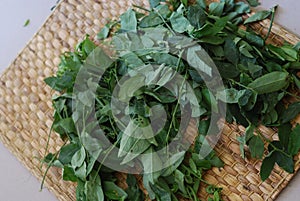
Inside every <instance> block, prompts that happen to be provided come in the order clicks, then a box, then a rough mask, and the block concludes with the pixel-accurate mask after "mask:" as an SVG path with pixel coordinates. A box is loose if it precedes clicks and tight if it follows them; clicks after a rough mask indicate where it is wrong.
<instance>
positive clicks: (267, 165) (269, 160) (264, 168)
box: [260, 151, 276, 181]
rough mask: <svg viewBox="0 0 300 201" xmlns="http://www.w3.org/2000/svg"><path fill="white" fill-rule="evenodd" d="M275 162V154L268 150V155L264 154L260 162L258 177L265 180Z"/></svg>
mask: <svg viewBox="0 0 300 201" xmlns="http://www.w3.org/2000/svg"><path fill="white" fill-rule="evenodd" d="M275 162H276V154H274V151H273V152H270V153H269V154H268V156H266V157H265V158H264V160H263V162H262V165H261V167H260V178H261V180H262V181H265V180H266V179H267V178H268V177H269V176H270V174H271V172H272V170H273V168H274V165H275Z"/></svg>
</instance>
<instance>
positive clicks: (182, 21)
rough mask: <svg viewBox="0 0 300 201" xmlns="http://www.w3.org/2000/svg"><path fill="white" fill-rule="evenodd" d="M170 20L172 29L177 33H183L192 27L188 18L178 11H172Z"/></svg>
mask: <svg viewBox="0 0 300 201" xmlns="http://www.w3.org/2000/svg"><path fill="white" fill-rule="evenodd" d="M170 22H171V25H172V28H173V30H174V31H176V32H178V33H183V32H185V31H187V30H188V29H190V28H191V27H192V26H191V25H190V22H189V21H188V19H187V18H186V17H184V16H183V14H181V13H178V12H174V13H173V14H172V15H171V17H170Z"/></svg>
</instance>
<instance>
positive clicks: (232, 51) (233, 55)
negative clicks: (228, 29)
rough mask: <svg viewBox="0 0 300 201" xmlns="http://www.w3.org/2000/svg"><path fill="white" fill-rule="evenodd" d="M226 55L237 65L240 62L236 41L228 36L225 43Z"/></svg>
mask: <svg viewBox="0 0 300 201" xmlns="http://www.w3.org/2000/svg"><path fill="white" fill-rule="evenodd" d="M224 53H225V57H226V59H227V60H228V61H230V62H231V63H233V64H234V65H237V64H238V62H239V51H238V49H237V47H236V44H235V43H234V41H233V40H232V39H230V38H226V40H225V45H224Z"/></svg>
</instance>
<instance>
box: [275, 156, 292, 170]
mask: <svg viewBox="0 0 300 201" xmlns="http://www.w3.org/2000/svg"><path fill="white" fill-rule="evenodd" d="M274 154H275V155H276V163H277V164H278V165H279V166H280V167H281V168H282V169H284V170H285V171H287V172H288V173H293V172H294V161H293V158H292V157H291V156H287V155H286V154H283V153H282V152H277V151H276V152H274Z"/></svg>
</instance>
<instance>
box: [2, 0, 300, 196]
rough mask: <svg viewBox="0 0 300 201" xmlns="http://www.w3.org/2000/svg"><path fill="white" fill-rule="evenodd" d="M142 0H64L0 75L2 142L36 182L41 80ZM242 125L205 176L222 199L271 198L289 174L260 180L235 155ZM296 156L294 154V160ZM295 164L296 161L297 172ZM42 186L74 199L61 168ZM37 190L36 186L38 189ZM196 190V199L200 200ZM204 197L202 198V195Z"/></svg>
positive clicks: (43, 109)
mask: <svg viewBox="0 0 300 201" xmlns="http://www.w3.org/2000/svg"><path fill="white" fill-rule="evenodd" d="M147 2H148V1H147V0H144V1H143V0H135V1H133V0H129V1H127V0H118V1H116V2H115V1H106V0H96V1H93V0H63V1H62V2H61V3H60V4H59V5H58V6H57V8H56V9H55V11H54V12H53V14H52V15H51V16H50V17H49V18H48V20H47V21H46V22H45V24H44V25H43V26H42V27H41V29H40V30H39V31H38V32H37V33H36V34H35V35H34V37H33V38H32V40H31V41H30V42H29V43H28V44H27V46H26V47H25V48H24V49H23V51H22V52H21V53H20V54H19V55H18V56H17V57H16V59H15V60H14V61H13V63H12V64H11V65H10V66H9V67H8V69H7V70H6V71H5V72H4V73H3V74H2V75H1V77H0V94H1V95H0V134H1V135H0V139H1V141H2V142H3V143H4V145H5V146H6V147H7V148H8V149H9V150H10V151H11V152H12V153H13V154H14V155H15V156H16V157H17V158H18V159H19V160H20V161H21V162H22V164H23V165H24V166H26V167H27V168H28V169H29V171H30V172H31V173H32V174H34V175H35V176H36V177H37V178H38V179H39V180H41V179H42V174H43V171H44V170H45V167H44V168H43V169H42V170H41V169H40V167H39V164H40V162H39V160H38V159H39V158H42V157H43V156H44V154H45V147H46V143H47V136H48V132H49V130H50V127H51V124H52V113H53V110H52V102H51V97H52V93H53V92H51V91H50V89H49V88H48V87H47V86H46V85H45V84H44V82H43V80H44V78H46V77H48V76H51V75H53V74H54V72H55V70H56V69H57V68H56V67H57V66H58V64H59V61H60V59H59V56H60V54H61V53H63V52H65V51H70V50H72V49H73V47H74V46H75V45H76V43H77V42H79V41H80V40H82V39H83V38H84V36H85V35H86V34H89V35H90V36H91V37H93V38H95V35H96V33H97V32H98V31H99V30H100V27H102V26H103V25H104V24H105V23H106V22H107V21H108V19H111V18H117V16H119V15H120V14H121V13H123V12H125V11H126V10H127V8H128V7H129V6H130V5H131V4H133V3H134V4H136V5H140V6H144V7H145V6H146V7H147V5H148V3H147ZM267 25H268V21H264V22H262V23H261V24H257V25H255V27H254V28H255V29H256V30H257V31H258V32H259V33H262V34H264V33H266V30H265V28H264V27H267ZM284 40H286V41H288V42H290V43H296V42H298V41H300V40H299V38H297V37H296V36H294V35H292V34H290V33H288V32H287V31H285V30H283V29H282V28H280V27H279V26H276V25H275V26H273V34H272V36H271V39H270V41H271V42H273V43H275V44H279V43H282V42H283V41H284ZM243 130H244V128H241V127H240V126H238V125H234V124H233V125H227V124H226V126H225V129H224V132H223V135H222V138H221V140H220V142H219V143H218V146H217V147H216V151H217V153H218V155H219V156H220V157H221V159H222V160H223V161H224V162H225V166H224V168H220V169H218V168H214V169H212V170H210V171H208V172H207V174H206V175H205V179H207V180H208V181H209V182H211V183H214V184H216V185H219V186H220V187H223V191H222V193H223V199H224V200H246V201H247V200H255V201H259V200H274V199H275V198H276V197H277V196H278V194H279V193H280V192H281V191H282V190H283V189H284V187H286V185H287V184H288V182H289V181H290V180H291V178H292V177H293V175H290V174H287V173H285V172H284V171H282V170H281V169H280V168H278V167H276V169H275V171H273V173H272V175H271V176H270V178H269V179H268V180H267V181H266V182H261V180H260V178H259V168H260V164H261V162H260V161H255V160H250V161H244V160H243V159H242V158H240V156H239V147H238V143H237V141H236V136H237V135H240V134H241V133H242V132H243ZM261 130H262V132H263V133H264V134H265V135H266V136H268V137H274V138H276V132H275V131H274V130H272V129H267V128H264V127H262V128H261ZM61 144H62V141H61V140H60V139H59V137H58V136H57V135H56V134H54V133H52V134H51V139H50V151H51V152H55V151H56V150H58V148H59V147H60V145H61ZM295 159H296V160H297V161H298V160H299V159H300V157H299V156H298V157H297V158H295ZM299 167H300V165H299V163H297V165H296V170H298V169H299ZM46 186H47V188H49V190H50V191H51V192H53V193H54V194H55V195H56V196H57V198H58V199H59V200H61V201H63V200H64V201H75V200H76V198H75V197H76V195H75V185H74V184H72V183H70V182H64V181H63V180H62V178H61V172H60V170H58V169H56V168H51V169H50V171H49V173H48V175H47V178H46ZM37 190H39V189H37ZM204 191H205V189H204V188H201V190H200V191H199V197H201V198H205V194H206V193H204ZM203 196H204V197H203Z"/></svg>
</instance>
